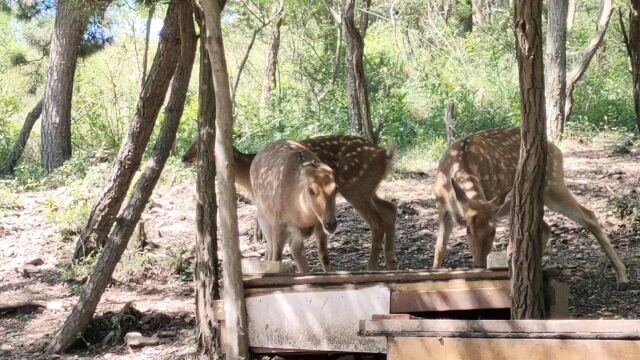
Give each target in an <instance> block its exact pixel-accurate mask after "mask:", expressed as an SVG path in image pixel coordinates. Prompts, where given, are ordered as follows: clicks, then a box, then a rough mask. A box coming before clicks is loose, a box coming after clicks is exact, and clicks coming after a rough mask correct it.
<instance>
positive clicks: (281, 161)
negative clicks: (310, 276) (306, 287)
mask: <svg viewBox="0 0 640 360" xmlns="http://www.w3.org/2000/svg"><path fill="white" fill-rule="evenodd" d="M250 178H251V187H252V188H253V197H254V201H255V204H256V208H257V215H258V222H259V223H260V228H261V229H262V231H263V234H264V236H265V237H266V238H267V242H268V244H269V245H270V248H269V249H268V250H267V259H268V260H274V261H281V260H282V251H283V249H284V245H285V243H286V242H287V240H288V241H289V246H290V247H291V254H292V255H293V259H294V260H295V262H296V265H297V266H298V270H299V271H301V272H308V271H309V265H308V264H307V259H306V256H305V254H304V243H303V241H304V240H305V239H307V238H308V237H309V236H310V235H311V233H312V232H313V231H314V229H317V228H321V229H322V230H323V231H326V232H328V233H333V232H334V231H335V230H336V193H337V190H336V183H335V180H334V174H333V170H331V168H330V167H329V166H327V165H326V164H323V163H321V162H320V159H318V157H317V156H316V155H315V154H314V153H313V152H311V151H310V150H309V149H307V147H305V146H304V145H302V144H301V143H299V142H296V141H290V140H280V141H276V142H273V143H271V144H269V145H267V146H265V147H264V149H263V150H262V151H260V152H259V153H258V154H257V155H256V157H255V158H254V159H253V162H252V163H251V170H250ZM321 240H324V243H320V241H321ZM318 241H319V243H318V252H319V253H320V258H321V259H323V258H324V259H328V254H327V244H326V237H323V238H319V239H318ZM324 265H325V264H324V263H323V266H324ZM327 265H328V264H327Z"/></svg>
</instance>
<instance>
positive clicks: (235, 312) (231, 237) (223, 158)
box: [197, 0, 249, 359]
mask: <svg viewBox="0 0 640 360" xmlns="http://www.w3.org/2000/svg"><path fill="white" fill-rule="evenodd" d="M197 3H198V4H199V6H200V7H201V9H202V12H203V13H204V18H205V21H206V29H207V32H206V47H207V52H208V53H209V60H210V61H211V72H212V73H213V85H214V88H215V94H216V97H215V99H216V100H215V101H216V141H215V144H216V145H215V154H216V156H215V157H216V177H217V179H218V186H219V189H218V201H219V203H220V234H221V236H222V256H223V259H224V261H223V263H222V266H223V269H222V277H223V283H224V309H225V329H226V334H227V344H226V351H225V354H226V357H227V358H229V359H247V358H248V357H249V342H248V340H247V313H246V308H245V301H244V285H243V283H242V268H241V266H240V261H241V258H242V254H241V253H240V243H239V237H238V213H237V208H236V186H235V174H234V173H233V147H232V143H231V133H232V130H233V114H232V108H231V94H230V92H229V73H228V71H227V62H226V58H225V54H224V44H223V41H222V29H221V24H220V13H221V10H222V5H221V4H219V3H218V1H217V0H198V1H197Z"/></svg>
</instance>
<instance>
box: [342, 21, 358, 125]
mask: <svg viewBox="0 0 640 360" xmlns="http://www.w3.org/2000/svg"><path fill="white" fill-rule="evenodd" d="M344 32H345V34H346V33H347V31H346V30H345V31H344ZM345 43H346V49H345V60H346V68H347V110H348V113H349V124H350V126H351V133H352V134H354V135H360V134H362V117H361V116H360V104H359V101H358V96H357V95H356V74H355V72H354V71H353V65H352V64H353V58H354V52H355V51H354V50H355V48H354V46H355V45H354V44H353V40H352V39H351V37H349V35H346V36H345Z"/></svg>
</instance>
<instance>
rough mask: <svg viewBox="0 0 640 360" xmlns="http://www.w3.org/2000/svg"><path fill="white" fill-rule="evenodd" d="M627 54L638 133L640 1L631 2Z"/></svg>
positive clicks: (639, 126) (639, 117)
mask: <svg viewBox="0 0 640 360" xmlns="http://www.w3.org/2000/svg"><path fill="white" fill-rule="evenodd" d="M629 53H630V56H631V68H632V73H633V103H634V105H635V106H634V107H635V110H636V129H637V131H638V133H640V0H631V10H630V12H629Z"/></svg>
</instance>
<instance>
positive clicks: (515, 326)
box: [360, 319, 640, 340]
mask: <svg viewBox="0 0 640 360" xmlns="http://www.w3.org/2000/svg"><path fill="white" fill-rule="evenodd" d="M360 332H361V334H362V335H365V336H380V335H385V336H392V337H417V336H424V337H474V338H475V337H483V338H562V339H590V338H598V339H621V340H623V339H626V340H640V320H425V319H421V320H379V321H373V320H368V321H364V322H361V323H360Z"/></svg>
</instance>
